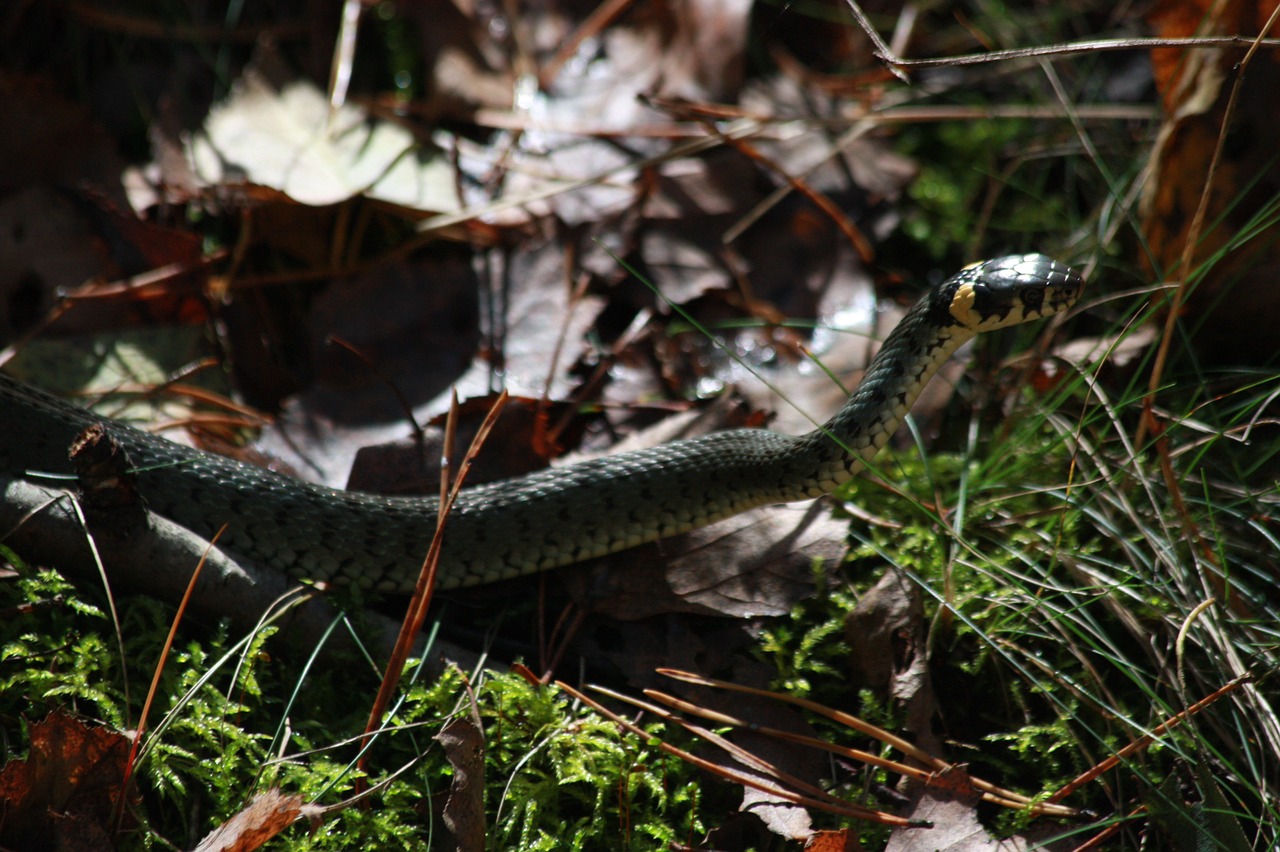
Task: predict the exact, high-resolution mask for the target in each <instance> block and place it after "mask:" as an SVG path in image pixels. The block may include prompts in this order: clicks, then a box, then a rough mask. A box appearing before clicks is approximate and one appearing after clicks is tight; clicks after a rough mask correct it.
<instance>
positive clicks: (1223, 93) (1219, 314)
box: [1140, 0, 1280, 362]
mask: <svg viewBox="0 0 1280 852" xmlns="http://www.w3.org/2000/svg"><path fill="white" fill-rule="evenodd" d="M1274 8H1275V4H1274V3H1273V2H1265V0H1264V1H1263V2H1258V0H1230V2H1226V3H1217V2H1206V0H1200V1H1199V2H1185V0H1165V2H1161V3H1158V4H1156V6H1155V7H1154V8H1153V10H1152V12H1151V13H1150V19H1151V21H1152V23H1153V25H1154V26H1155V28H1156V30H1157V35H1160V36H1162V37H1166V38H1172V37H1183V36H1191V35H1243V36H1246V37H1249V38H1252V37H1253V36H1254V35H1255V34H1256V33H1257V32H1258V31H1259V30H1260V28H1261V27H1262V26H1264V25H1265V23H1266V20H1267V17H1268V16H1269V15H1270V13H1271V12H1272V10H1274ZM1273 35H1274V33H1273ZM1244 55H1245V48H1243V47H1240V48H1220V49H1214V50H1202V49H1198V48H1195V49H1187V50H1156V51H1153V56H1152V62H1153V63H1154V65H1155V70H1156V78H1157V84H1158V86H1159V88H1160V90H1161V96H1162V98H1163V100H1164V107H1165V116H1166V118H1165V122H1164V124H1163V126H1162V127H1161V129H1160V133H1159V136H1158V137H1157V141H1156V148H1155V150H1154V151H1153V153H1152V157H1151V166H1150V167H1149V168H1150V171H1151V176H1150V178H1149V179H1148V180H1147V182H1146V192H1145V195H1144V197H1143V203H1142V217H1143V222H1142V226H1143V232H1144V234H1145V236H1146V247H1147V251H1144V252H1142V253H1140V257H1141V259H1142V261H1143V262H1144V263H1149V264H1150V268H1152V269H1154V270H1155V271H1157V272H1158V273H1160V274H1162V275H1168V276H1170V278H1171V280H1172V281H1173V282H1175V283H1177V282H1178V281H1181V280H1183V279H1185V278H1187V277H1188V276H1190V275H1191V273H1192V272H1193V271H1194V270H1195V268H1197V267H1199V265H1200V264H1202V263H1206V262H1207V261H1210V260H1212V263H1211V264H1210V268H1209V270H1208V275H1207V276H1206V278H1205V279H1204V280H1203V281H1201V282H1200V283H1198V284H1197V285H1196V286H1195V287H1194V288H1193V289H1191V290H1190V291H1189V292H1188V296H1187V301H1186V304H1185V308H1184V311H1183V315H1184V316H1185V317H1186V319H1187V322H1188V324H1189V327H1190V328H1193V329H1195V330H1196V345H1197V348H1198V349H1199V351H1200V352H1201V353H1202V354H1204V355H1206V356H1208V357H1210V358H1214V359H1225V360H1231V361H1242V362H1263V361H1267V360H1270V359H1271V358H1272V357H1274V355H1275V345H1274V342H1275V329H1276V327H1277V326H1280V289H1278V288H1276V286H1275V281H1276V279H1277V277H1278V276H1280V249H1278V248H1277V246H1280V238H1278V236H1280V224H1277V223H1276V222H1275V217H1274V215H1272V216H1271V217H1270V224H1269V225H1268V226H1267V227H1265V228H1262V229H1258V228H1257V227H1256V223H1253V221H1252V220H1253V217H1255V216H1257V215H1258V214H1259V213H1260V212H1262V211H1264V210H1266V209H1267V207H1268V206H1269V205H1271V204H1273V203H1274V201H1275V199H1276V197H1277V196H1278V195H1280V170H1277V169H1276V167H1275V152H1276V150H1277V149H1278V148H1280V125H1278V124H1277V122H1276V121H1275V105H1276V103H1277V102H1280V54H1278V53H1277V51H1276V50H1274V49H1270V50H1261V51H1259V52H1258V53H1257V54H1255V55H1254V56H1253V58H1252V60H1251V62H1250V64H1249V65H1248V68H1247V73H1246V69H1244V68H1242V67H1241V61H1242V59H1243V57H1244ZM1241 74H1245V75H1246V76H1245V77H1244V81H1243V84H1242V85H1241V86H1240V87H1239V89H1238V90H1237V91H1236V98H1237V100H1236V103H1235V107H1234V111H1233V112H1231V113H1230V115H1228V112H1227V105H1228V102H1229V101H1230V99H1231V96H1232V91H1233V89H1235V86H1236V83H1237V78H1238V77H1239V76H1240V75H1241ZM1227 121H1229V122H1230V123H1229V126H1228V127H1226V128H1224V126H1223V125H1224V122H1227ZM1223 133H1226V134H1227V139H1228V142H1227V144H1226V145H1225V146H1223V148H1222V157H1221V159H1220V160H1219V161H1218V162H1217V163H1216V171H1215V172H1214V173H1213V177H1212V182H1211V192H1210V195H1209V203H1208V206H1207V208H1206V209H1205V215H1204V230H1203V231H1202V232H1201V233H1200V234H1193V233H1192V225H1193V223H1194V222H1195V221H1196V213H1197V210H1198V208H1199V207H1200V205H1201V199H1202V197H1203V195H1204V193H1205V189H1206V187H1205V181H1206V178H1207V176H1208V175H1209V174H1210V166H1211V164H1212V163H1213V161H1214V151H1215V149H1216V148H1217V146H1218V143H1219V137H1220V136H1221V135H1222V134H1223ZM1251 231H1252V232H1255V233H1254V234H1253V236H1252V238H1251V239H1250V240H1249V241H1248V242H1247V243H1245V244H1244V245H1233V243H1235V241H1236V240H1237V239H1238V237H1239V236H1240V235H1241V234H1245V233H1249V232H1251ZM1193 239H1194V240H1195V241H1196V245H1195V250H1194V252H1193V253H1192V254H1191V256H1190V257H1191V265H1192V269H1183V268H1182V267H1181V261H1182V258H1183V255H1184V252H1185V249H1186V246H1187V243H1188V241H1189V240H1193ZM1220 254H1223V255H1224V256H1222V257H1218V255H1220ZM1241 305H1248V306H1249V307H1248V310H1240V306H1241Z"/></svg>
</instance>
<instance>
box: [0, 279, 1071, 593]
mask: <svg viewBox="0 0 1280 852" xmlns="http://www.w3.org/2000/svg"><path fill="white" fill-rule="evenodd" d="M1082 287H1083V279H1082V278H1081V276H1080V275H1079V273H1077V272H1075V271H1074V270H1072V269H1071V268H1069V267H1067V266H1065V265H1063V264H1061V263H1059V262H1057V261H1055V260H1052V259H1050V258H1048V257H1045V256H1044V255H1038V254H1028V255H1016V256H1010V257H1002V258H998V259H995V260H989V261H984V262H982V263H977V264H974V265H972V266H969V267H967V268H965V269H964V270H962V271H960V272H959V273H957V274H956V275H953V276H952V277H950V278H948V279H947V280H945V281H944V282H942V283H941V284H939V285H938V286H937V287H935V288H933V289H932V290H931V291H930V292H929V293H928V294H927V295H926V296H924V298H923V299H921V301H920V302H918V303H917V304H916V305H915V306H914V307H913V308H912V309H911V310H910V311H909V312H908V313H907V314H906V316H905V317H904V318H903V319H902V321H901V322H900V323H899V324H898V325H897V326H896V327H895V328H894V330H893V332H892V333H891V334H890V335H889V337H888V338H887V339H886V340H885V342H884V345H883V346H882V347H881V348H880V351H879V353H878V354H877V355H876V357H875V358H874V360H873V361H872V362H871V364H870V366H869V367H868V368H867V371H866V374H865V376H864V378H863V380H862V382H861V384H859V386H858V388H857V389H856V390H855V391H854V393H853V394H852V395H851V396H850V397H849V399H848V401H847V402H846V403H845V404H844V406H843V407H842V408H841V409H840V410H839V412H837V413H836V414H835V416H833V417H832V418H831V419H830V420H829V421H827V423H825V424H824V425H823V426H821V427H819V428H818V429H815V430H814V431H812V432H809V433H808V434H805V435H799V436H789V435H781V434H778V433H776V432H771V431H768V430H764V429H736V430H731V431H725V432H719V433H715V434H711V435H706V436H703V437H700V438H694V439H690V440H684V441H675V442H672V443H669V444H664V445H662V446H658V447H654V448H651V449H645V450H639V451H636V452H630V453H622V454H619V455H614V456H607V457H604V458H599V459H594V460H591V461H586V462H582V463H579V464H574V465H571V466H567V467H560V468H551V469H549V470H545V471H541V472H538V473H534V474H530V475H528V476H523V477H520V478H517V479H511V480H506V481H502V482H496V483H490V484H487V485H481V486H477V487H474V488H467V489H464V490H463V491H462V493H461V496H460V499H459V500H458V502H457V504H456V506H455V507H454V510H453V513H452V514H451V515H450V516H449V518H448V523H447V526H446V530H445V538H444V549H443V552H442V560H441V566H440V571H439V574H438V577H439V586H440V587H441V588H455V587H460V586H471V585H478V584H482V583H489V582H494V581H497V580H501V579H506V578H511V577H517V576H520V575H523V574H529V573H532V572H535V571H542V570H546V569H550V568H555V567H559V566H562V565H568V564H571V563H574V562H580V561H582V560H585V559H590V558H592V557H596V556H603V555H605V554H607V553H613V552H615V551H618V550H623V549H625V548H629V547H633V546H635V545H638V544H641V543H644V542H649V541H654V540H657V539H660V538H664V537H666V536H670V535H674V534H677V533H681V532H686V531H688V530H691V529H694V528H696V527H700V526H703V525H706V524H709V523H712V522H714V521H717V520H720V519H722V518H726V517H728V516H730V515H734V514H737V513H739V512H743V511H745V510H747V509H750V508H753V507H755V506H760V505H763V504H766V503H779V502H788V501H794V500H804V499H808V498H812V497H817V496H819V495H821V494H825V493H827V492H829V491H831V490H832V489H833V488H835V487H836V486H838V485H840V484H841V483H842V482H845V481H847V480H848V479H849V478H850V477H851V476H853V475H854V473H855V472H856V471H857V470H858V468H859V467H860V466H862V465H863V464H864V463H865V462H867V461H869V460H870V459H871V458H872V457H873V456H874V455H875V454H876V453H877V452H878V451H879V450H880V448H881V447H882V446H884V444H885V442H886V441H888V439H889V437H890V436H891V435H892V434H893V432H894V430H895V429H896V428H897V426H898V424H899V422H900V421H901V420H902V418H903V417H904V416H905V415H906V413H907V411H908V410H909V409H910V407H911V405H912V403H913V402H914V401H915V399H916V397H917V396H918V395H919V393H920V391H921V390H922V389H923V388H924V386H925V384H926V383H928V381H929V379H930V378H931V377H932V376H933V374H934V373H935V372H936V371H937V369H938V367H940V366H941V365H942V363H943V362H944V361H946V359H947V358H949V357H950V356H951V354H952V353H954V352H955V350H956V348H957V347H959V346H960V345H961V344H963V343H964V342H965V341H967V340H969V339H971V338H972V337H974V336H975V335H976V334H979V333H981V332H984V331H988V330H991V329H995V328H1001V327H1004V326H1009V325H1014V324H1017V323H1021V322H1026V321H1029V320H1034V319H1038V318H1041V317H1046V316H1050V315H1052V314H1055V313H1058V312H1060V311H1063V310H1065V309H1066V308H1068V307H1070V306H1071V305H1072V304H1074V302H1075V301H1076V299H1077V298H1078V297H1079V294H1080V291H1081V289H1082ZM97 422H105V426H106V428H107V432H108V433H109V434H110V435H111V436H112V437H114V438H115V439H117V440H118V441H119V442H120V444H121V445H122V446H123V448H124V449H125V451H126V453H127V454H128V457H129V458H130V459H131V461H132V463H133V465H134V466H135V467H136V468H137V470H138V474H137V480H138V490H139V492H140V493H141V494H142V496H143V498H144V500H145V501H146V504H147V506H148V507H149V508H150V509H151V510H152V511H154V512H156V513H158V514H160V515H163V516H164V517H166V518H168V519H170V520H172V521H174V522H176V523H178V524H181V525H182V526H185V527H187V528H188V529H190V530H192V531H194V532H196V533H198V534H199V535H201V536H204V537H205V538H208V537H211V536H212V535H213V534H214V533H215V532H216V531H217V530H218V529H219V528H220V527H221V526H222V525H223V524H224V523H225V524H227V525H228V529H227V531H226V533H225V534H224V535H223V537H222V539H221V541H220V546H221V547H222V548H223V549H224V550H226V551H227V552H229V553H230V554H231V555H233V556H235V557H237V558H240V559H243V560H247V561H249V562H251V563H254V564H259V565H263V566H268V567H271V568H275V569H279V570H283V571H286V572H288V573H290V574H292V575H293V576H295V577H299V578H303V579H310V580H324V581H328V582H332V583H337V584H345V583H354V584H358V585H359V586H361V587H364V588H367V589H376V590H379V591H383V592H390V593H407V592H409V591H411V590H412V589H413V586H414V584H415V582H416V580H417V575H418V571H419V567H420V565H421V563H422V559H423V556H424V555H425V553H426V551H427V547H428V544H429V542H430V540H431V537H432V534H433V532H434V530H435V526H436V512H437V506H438V501H437V500H436V499H435V498H429V497H383V496H376V495H371V494H361V493H355V492H347V491H339V490H334V489H331V488H327V487H323V486H320V485H315V484H310V483H306V482H302V481H300V480H297V479H293V478H290V477H286V476H282V475H280V474H276V473H273V472H271V471H268V470H264V469H261V468H258V467H253V466H250V465H247V464H243V463H241V462H237V461H233V460H231V459H226V458H222V457H220V456H214V455H210V454H207V453H203V452H200V451H198V450H194V449H190V448H188V447H184V446H180V445H178V444H175V443H172V442H170V441H167V440H165V439H163V438H160V437H157V436H154V435H151V434H148V433H146V432H142V431H139V430H137V429H134V428H132V427H130V426H127V425H124V424H121V423H118V422H115V421H109V420H108V421H102V419H101V418H99V417H96V416H95V415H94V414H92V413H90V412H89V411H87V410H85V409H82V408H79V407H77V406H74V405H71V404H69V403H67V402H63V401H62V400H60V399H57V398H55V397H53V396H50V395H49V394H46V393H44V392H42V391H39V390H36V389H34V388H31V387H29V386H27V385H25V384H22V383H20V382H18V381H16V380H14V379H12V378H9V377H6V376H4V375H3V374H0V477H3V476H9V477H21V476H26V475H29V472H35V471H41V472H68V471H70V465H69V463H68V461H67V448H68V447H69V446H70V444H71V443H72V441H73V440H74V439H75V438H76V437H77V435H78V434H79V433H80V432H81V431H82V430H83V429H85V428H86V427H87V426H89V425H91V424H93V423H97Z"/></svg>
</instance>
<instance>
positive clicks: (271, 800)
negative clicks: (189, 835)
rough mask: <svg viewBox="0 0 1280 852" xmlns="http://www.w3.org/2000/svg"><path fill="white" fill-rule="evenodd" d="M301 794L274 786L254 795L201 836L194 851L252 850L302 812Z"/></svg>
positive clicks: (304, 811) (304, 813)
mask: <svg viewBox="0 0 1280 852" xmlns="http://www.w3.org/2000/svg"><path fill="white" fill-rule="evenodd" d="M306 811H307V808H306V806H304V805H303V803H302V797H301V796H286V795H284V794H283V793H281V792H280V791H279V790H277V789H276V788H274V787H273V788H271V789H270V790H267V791H266V792H263V793H259V794H258V795H256V796H254V797H253V799H252V800H251V801H250V802H249V804H247V805H245V807H244V808H243V809H242V810H241V811H240V812H239V813H237V814H236V815H235V816H233V817H232V818H231V819H229V820H227V821H226V822H224V823H223V824H222V825H220V826H218V827H217V828H215V829H214V830H213V831H211V832H209V833H208V834H207V835H205V838H204V840H201V841H200V845H199V846H197V847H196V852H253V850H255V849H260V848H261V847H262V845H263V844H265V843H266V842H267V841H268V840H270V839H271V838H273V837H275V836H276V835H277V834H279V833H280V832H282V831H284V830H285V829H286V828H288V827H289V826H291V825H293V824H294V823H295V822H297V820H298V819H299V818H300V817H302V816H304V815H306Z"/></svg>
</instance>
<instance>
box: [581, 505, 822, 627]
mask: <svg viewBox="0 0 1280 852" xmlns="http://www.w3.org/2000/svg"><path fill="white" fill-rule="evenodd" d="M846 534H847V529H846V526H845V524H844V523H841V522H839V521H835V520H833V519H832V518H831V510H830V507H829V506H828V505H827V503H826V502H824V501H818V502H815V503H810V504H807V505H806V504H798V505H787V506H767V507H762V508H760V509H754V510H752V511H749V512H744V513H743V514H741V515H736V516H734V517H732V518H728V519H726V520H724V521H721V522H719V523H717V524H713V525H712V526H710V527H704V528H703V529H700V530H695V531H693V532H691V533H687V534H686V535H682V536H677V537H675V538H671V539H668V540H666V541H664V542H659V543H657V544H654V545H646V546H643V547H637V548H633V549H631V550H627V551H624V552H622V553H618V554H615V555H614V556H611V557H607V558H606V559H603V560H598V561H597V562H595V563H593V564H592V565H589V566H587V567H585V568H583V569H581V570H576V571H573V570H570V571H566V572H564V577H565V582H566V585H568V586H569V588H570V591H571V592H573V593H574V594H575V596H577V597H578V598H579V600H580V602H581V603H582V605H583V606H584V607H585V608H586V609H588V610H590V611H592V612H595V613H598V614H602V615H607V616H609V617H611V618H616V619H619V620H623V621H631V620H635V619H640V618H648V617H649V616H652V615H657V614H660V613H672V612H686V613H703V614H711V615H723V616H729V617H732V618H755V617H757V616H766V615H773V616H777V615H786V614H787V613H788V612H790V611H791V608H792V607H793V606H795V604H796V603H798V602H799V601H801V600H803V599H804V598H805V597H807V596H808V595H809V594H811V592H812V590H813V577H814V565H815V562H819V561H820V562H821V563H823V564H824V565H825V566H827V567H828V568H832V567H834V566H836V565H838V564H839V562H840V559H841V558H843V556H844V551H845V536H846Z"/></svg>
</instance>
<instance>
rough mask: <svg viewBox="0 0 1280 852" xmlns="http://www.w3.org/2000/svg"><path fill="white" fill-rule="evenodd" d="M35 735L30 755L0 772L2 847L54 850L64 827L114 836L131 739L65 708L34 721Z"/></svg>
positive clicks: (75, 831)
mask: <svg viewBox="0 0 1280 852" xmlns="http://www.w3.org/2000/svg"><path fill="white" fill-rule="evenodd" d="M30 734H31V746H30V751H29V753H28V755H27V758H26V759H25V760H11V761H9V762H8V763H7V764H6V765H5V767H4V769H3V770H0V807H2V810H3V813H4V819H3V820H0V845H3V846H4V847H6V848H12V849H30V848H33V847H44V846H48V847H50V848H52V847H53V846H54V845H55V843H54V838H55V835H57V836H58V837H59V838H61V837H62V832H63V830H64V829H65V830H66V831H67V832H70V833H71V834H72V835H74V836H76V837H90V836H110V835H111V834H112V833H113V832H112V827H111V826H110V818H111V815H112V813H113V812H114V810H115V809H116V807H117V803H118V800H119V797H120V784H121V782H122V781H123V780H124V767H125V761H126V760H127V758H128V755H129V745H130V742H129V738H128V737H126V736H125V735H123V734H121V733H119V732H117V731H112V730H110V729H108V728H105V727H90V726H88V725H85V724H84V723H82V722H81V721H79V720H78V719H75V718H74V717H72V716H69V715H67V714H66V713H63V712H61V711H59V710H55V711H53V712H51V713H50V714H49V715H48V716H46V717H45V718H44V719H42V720H41V721H39V722H33V723H32V724H31V728H30ZM130 799H131V803H132V801H133V800H135V799H136V794H135V796H131V797H130ZM126 810H127V809H126ZM68 818H70V819H71V822H69V823H68V822H67V820H68Z"/></svg>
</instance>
